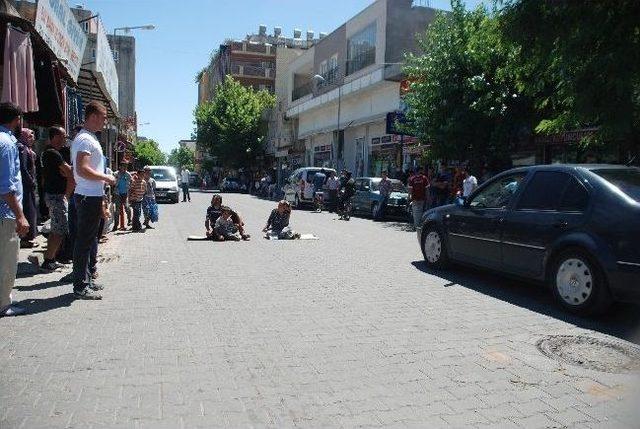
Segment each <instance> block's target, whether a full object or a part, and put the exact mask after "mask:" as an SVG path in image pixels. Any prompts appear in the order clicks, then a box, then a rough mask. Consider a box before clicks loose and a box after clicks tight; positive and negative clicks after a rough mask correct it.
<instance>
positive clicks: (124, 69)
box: [107, 34, 137, 118]
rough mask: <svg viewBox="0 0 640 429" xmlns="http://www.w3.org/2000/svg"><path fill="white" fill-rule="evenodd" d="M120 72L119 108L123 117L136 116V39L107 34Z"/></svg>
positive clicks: (118, 72) (117, 70)
mask: <svg viewBox="0 0 640 429" xmlns="http://www.w3.org/2000/svg"><path fill="white" fill-rule="evenodd" d="M107 38H108V40H109V44H110V45H111V51H112V52H113V60H114V62H115V65H116V72H117V74H118V110H119V111H120V115H121V116H122V117H123V118H136V117H137V115H136V39H135V37H133V36H121V35H117V36H113V35H111V34H110V35H107Z"/></svg>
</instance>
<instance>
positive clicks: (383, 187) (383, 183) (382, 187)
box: [375, 171, 392, 220]
mask: <svg viewBox="0 0 640 429" xmlns="http://www.w3.org/2000/svg"><path fill="white" fill-rule="evenodd" d="M391 189H392V187H391V180H389V174H388V173H387V172H386V171H383V172H382V180H380V183H379V184H378V191H380V196H381V197H382V201H380V207H378V212H377V213H376V216H375V218H376V219H375V220H384V215H385V211H386V209H387V202H388V201H389V195H391Z"/></svg>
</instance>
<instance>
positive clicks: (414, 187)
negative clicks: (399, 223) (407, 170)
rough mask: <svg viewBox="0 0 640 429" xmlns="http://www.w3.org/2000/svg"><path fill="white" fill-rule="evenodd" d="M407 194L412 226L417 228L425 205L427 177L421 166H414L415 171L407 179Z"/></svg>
mask: <svg viewBox="0 0 640 429" xmlns="http://www.w3.org/2000/svg"><path fill="white" fill-rule="evenodd" d="M408 184H409V195H410V197H411V213H412V214H413V226H414V227H415V228H418V227H419V226H420V222H421V221H422V214H423V213H424V209H425V206H426V200H427V192H428V189H429V178H428V177H427V176H425V175H424V169H423V168H422V167H418V168H416V172H415V174H414V175H413V176H411V178H410V179H409V182H408Z"/></svg>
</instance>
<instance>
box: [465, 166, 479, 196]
mask: <svg viewBox="0 0 640 429" xmlns="http://www.w3.org/2000/svg"><path fill="white" fill-rule="evenodd" d="M462 176H463V177H464V180H463V181H462V196H463V197H468V196H469V195H471V194H472V193H473V191H475V190H476V189H477V188H478V179H476V178H475V176H472V175H471V174H469V170H468V169H466V168H465V169H464V170H463V171H462Z"/></svg>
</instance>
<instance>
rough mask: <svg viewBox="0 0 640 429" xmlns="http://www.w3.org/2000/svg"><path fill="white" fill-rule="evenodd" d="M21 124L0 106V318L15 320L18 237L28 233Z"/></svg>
mask: <svg viewBox="0 0 640 429" xmlns="http://www.w3.org/2000/svg"><path fill="white" fill-rule="evenodd" d="M21 123H22V110H21V109H20V108H19V107H18V106H16V105H15V104H13V103H1V104H0V249H1V250H0V317H2V316H17V315H20V314H24V313H25V309H24V308H22V307H20V306H18V305H15V304H12V302H11V290H12V289H13V285H14V283H15V281H16V267H17V266H18V253H19V252H20V238H19V237H20V236H24V235H26V234H27V233H28V232H29V222H28V221H27V218H26V217H25V215H24V212H23V211H22V177H21V174H20V155H19V153H18V145H17V140H16V138H15V136H14V130H16V128H19V127H20V124H21Z"/></svg>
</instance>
